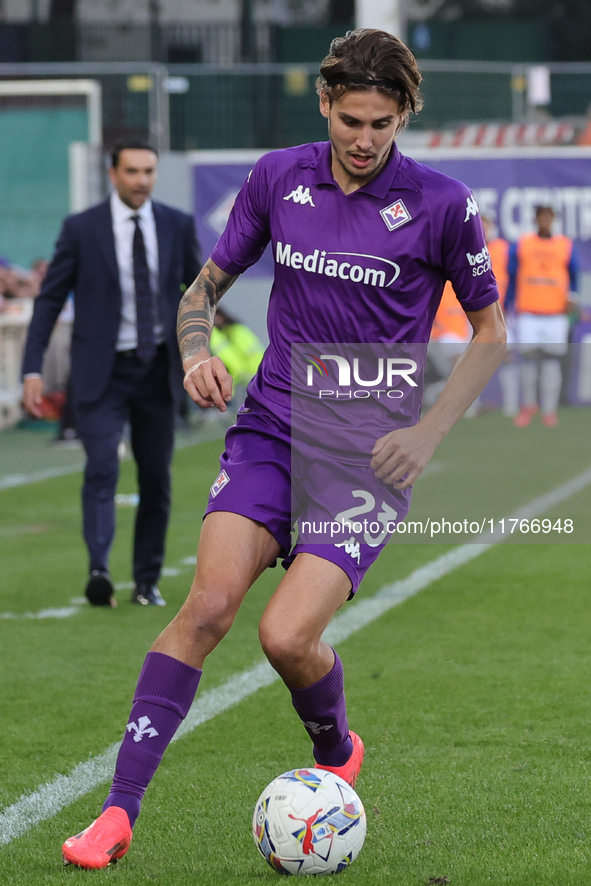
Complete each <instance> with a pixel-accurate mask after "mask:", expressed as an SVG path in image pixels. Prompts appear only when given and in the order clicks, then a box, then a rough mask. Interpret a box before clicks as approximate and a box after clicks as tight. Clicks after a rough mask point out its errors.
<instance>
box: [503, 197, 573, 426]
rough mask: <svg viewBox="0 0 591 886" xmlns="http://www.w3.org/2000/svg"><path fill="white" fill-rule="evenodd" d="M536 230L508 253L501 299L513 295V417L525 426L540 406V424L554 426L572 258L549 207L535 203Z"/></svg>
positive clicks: (570, 300) (568, 241)
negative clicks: (517, 383) (517, 366)
mask: <svg viewBox="0 0 591 886" xmlns="http://www.w3.org/2000/svg"><path fill="white" fill-rule="evenodd" d="M535 219H536V225H537V231H536V232H535V233H531V234H525V235H524V236H523V237H521V238H520V239H519V240H518V242H517V244H515V245H514V246H512V247H511V249H510V252H509V287H508V294H507V302H509V303H510V300H511V299H512V296H513V293H514V298H515V312H516V315H517V339H518V342H519V350H520V354H521V410H520V412H519V413H518V414H517V415H516V416H515V418H514V419H513V424H514V425H515V426H516V427H518V428H524V427H527V425H529V424H530V422H531V420H532V418H533V416H534V415H535V414H536V413H537V412H539V411H540V410H541V413H542V422H543V424H544V425H545V426H546V427H549V428H552V427H556V425H557V424H558V416H557V408H558V401H559V399H560V389H561V386H562V366H561V358H562V357H563V356H564V355H565V354H566V352H567V348H568V332H569V318H568V313H569V311H571V310H572V309H573V307H574V306H575V305H576V303H577V302H576V295H575V293H576V292H577V290H578V270H579V266H578V259H577V255H576V251H575V249H574V245H573V241H572V240H571V239H570V237H567V236H565V235H564V234H553V233H552V224H553V221H554V210H553V209H552V207H551V206H546V205H544V206H537V207H536V215H535Z"/></svg>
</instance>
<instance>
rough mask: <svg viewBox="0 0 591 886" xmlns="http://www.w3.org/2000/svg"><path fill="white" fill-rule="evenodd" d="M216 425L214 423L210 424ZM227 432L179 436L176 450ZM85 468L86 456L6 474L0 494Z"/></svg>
mask: <svg viewBox="0 0 591 886" xmlns="http://www.w3.org/2000/svg"><path fill="white" fill-rule="evenodd" d="M210 424H211V425H214V422H210ZM225 432H226V428H225V426H224V427H222V426H221V425H220V427H219V428H218V427H209V426H207V427H205V428H200V429H199V431H196V432H195V433H196V435H198V437H197V438H193V439H191V438H189V437H187V438H185V437H182V436H177V438H176V440H175V447H174V448H175V449H186V448H187V447H188V446H198V445H199V443H211V442H212V441H213V440H219V439H221V438H222V437H223V435H224V433H225ZM130 460H131V456H130V454H129V453H127V454H126V455H125V457H124V461H130ZM83 467H84V454H83V453H82V455H81V456H80V458H79V460H76V462H75V463H74V464H69V465H62V466H61V467H58V468H43V469H42V470H39V471H29V472H27V473H25V474H5V475H4V476H0V492H1V491H2V490H3V489H14V488H15V487H17V486H28V485H29V483H38V482H39V480H50V479H52V478H53V477H66V476H68V474H77V473H79V472H80V471H82V469H83Z"/></svg>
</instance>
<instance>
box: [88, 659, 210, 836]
mask: <svg viewBox="0 0 591 886" xmlns="http://www.w3.org/2000/svg"><path fill="white" fill-rule="evenodd" d="M201 673H202V672H201V671H200V670H199V668H192V667H191V666H190V665H187V664H184V662H182V661H178V659H176V658H171V656H169V655H164V654H163V653H161V652H148V655H147V656H146V660H145V662H144V666H143V667H142V670H141V672H140V676H139V679H138V682H137V688H136V690H135V695H134V698H133V705H132V708H131V714H130V716H129V723H128V724H127V727H126V730H125V735H124V736H123V741H122V743H121V748H120V749H119V756H118V757H117V764H116V766H115V776H114V778H113V783H112V785H111V791H110V793H109V796H108V797H107V799H106V800H105V804H104V806H103V812H104V810H105V809H108V808H109V806H121V807H122V808H123V809H125V811H126V812H127V814H128V816H129V821H130V822H131V826H132V827H133V826H134V824H135V820H136V818H137V817H138V815H139V812H140V804H141V801H142V798H143V796H144V793H145V791H146V788H147V787H148V785H149V783H150V781H151V780H152V777H153V775H154V773H155V772H156V769H157V768H158V766H159V764H160V761H161V759H162V755H163V754H164V751H165V750H166V748H167V747H168V745H169V744H170V742H171V740H172V737H173V736H174V734H175V732H176V731H177V729H178V728H179V726H180V724H181V721H182V720H184V719H185V717H186V716H187V714H188V713H189V709H190V707H191V705H192V704H193V699H194V698H195V693H196V692H197V687H198V685H199V680H200V678H201Z"/></svg>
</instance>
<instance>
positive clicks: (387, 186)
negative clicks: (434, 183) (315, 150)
mask: <svg viewBox="0 0 591 886" xmlns="http://www.w3.org/2000/svg"><path fill="white" fill-rule="evenodd" d="M402 159H403V157H402V154H401V153H400V151H399V150H398V145H397V144H396V142H394V144H393V145H392V150H391V151H390V156H389V157H388V160H387V161H386V165H385V166H384V168H383V169H382V171H381V172H380V174H379V175H377V176H376V177H375V178H373V179H372V180H371V181H370V182H368V183H367V184H365V185H362V187H361V188H359V191H354V193H364V194H372V195H373V196H374V197H381V198H384V197H386V195H387V194H388V191H390V190H392V188H407V189H410V190H412V191H416V190H417V188H416V186H415V185H413V184H412V183H411V182H410V181H409V180H408V179H407V177H406V175H405V174H404V171H403V164H402V162H401V161H402ZM331 160H332V154H331V143H330V142H326V143H325V145H324V146H323V147H322V149H321V151H320V154H319V157H318V164H317V166H316V170H315V172H314V182H315V184H317V185H331V186H332V187H333V188H337V187H338V185H337V183H336V182H335V180H334V176H333V174H332V169H331Z"/></svg>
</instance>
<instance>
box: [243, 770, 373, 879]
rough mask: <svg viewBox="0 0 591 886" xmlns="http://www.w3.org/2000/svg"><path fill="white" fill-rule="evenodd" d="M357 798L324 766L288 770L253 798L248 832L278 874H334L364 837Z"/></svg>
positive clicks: (351, 858) (345, 864)
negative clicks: (252, 812) (255, 799)
mask: <svg viewBox="0 0 591 886" xmlns="http://www.w3.org/2000/svg"><path fill="white" fill-rule="evenodd" d="M366 828H367V822H366V819H365V809H364V808H363V803H362V802H361V800H360V799H359V797H358V795H357V794H356V793H355V791H354V790H353V788H352V787H351V786H350V785H348V784H347V782H346V781H343V779H342V778H340V777H339V776H338V775H335V774H334V773H333V772H327V771H326V770H324V769H292V770H291V771H290V772H284V773H283V775H279V776H278V777H277V778H275V779H274V780H273V781H272V782H271V784H269V785H267V787H266V788H265V790H264V791H263V793H262V794H261V796H260V797H259V799H258V800H257V803H256V806H255V808H254V814H253V817H252V835H253V837H254V841H255V843H256V845H257V847H258V849H259V851H260V853H261V855H262V856H263V858H264V859H265V860H266V861H267V862H268V863H269V864H270V865H271V867H272V868H274V869H275V870H276V871H278V872H279V873H280V874H338V873H339V872H340V871H343V870H344V869H345V868H346V867H348V866H349V865H350V864H351V862H353V861H355V859H356V858H357V856H358V855H359V853H360V852H361V848H362V846H363V843H364V840H365V832H366Z"/></svg>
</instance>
